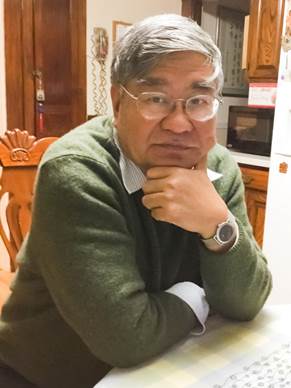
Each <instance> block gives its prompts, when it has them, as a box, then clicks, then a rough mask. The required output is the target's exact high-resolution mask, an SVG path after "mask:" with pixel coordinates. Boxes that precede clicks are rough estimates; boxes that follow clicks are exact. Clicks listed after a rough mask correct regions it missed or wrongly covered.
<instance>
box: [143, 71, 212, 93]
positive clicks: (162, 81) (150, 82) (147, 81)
mask: <svg viewBox="0 0 291 388" xmlns="http://www.w3.org/2000/svg"><path fill="white" fill-rule="evenodd" d="M169 83H170V82H169V80H168V79H167V78H166V77H165V78H163V77H155V76H151V75H149V76H144V77H142V78H139V79H137V80H136V84H137V85H140V86H167V85H169ZM189 88H191V89H213V90H214V89H216V82H215V80H214V79H213V77H212V75H211V76H209V77H207V78H204V79H201V80H195V81H193V82H191V83H190V84H189Z"/></svg>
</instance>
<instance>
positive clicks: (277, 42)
mask: <svg viewBox="0 0 291 388" xmlns="http://www.w3.org/2000/svg"><path fill="white" fill-rule="evenodd" d="M284 2H285V1H284V0H251V2H250V17H249V31H248V50H247V51H248V54H247V74H248V79H249V82H277V78H278V68H279V59H280V58H279V57H280V47H281V34H282V24H283V23H282V21H283V13H284Z"/></svg>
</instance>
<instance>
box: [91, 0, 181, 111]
mask: <svg viewBox="0 0 291 388" xmlns="http://www.w3.org/2000/svg"><path fill="white" fill-rule="evenodd" d="M181 3H182V2H181V0H146V1H137V0H123V1H116V0H87V53H88V61H87V74H88V77H87V101H88V104H87V106H88V114H89V115H92V114H94V113H95V110H94V104H93V88H92V84H93V82H92V64H91V57H90V50H91V45H92V43H91V35H92V31H93V28H94V27H102V28H105V29H106V30H107V33H108V37H109V55H108V59H107V95H108V96H107V106H108V113H110V112H111V105H110V98H109V87H110V82H109V77H110V62H111V58H112V21H113V20H119V21H122V22H127V23H134V22H136V21H138V20H141V19H143V18H144V17H146V16H151V15H155V14H160V13H178V14H180V13H181ZM97 69H98V68H97Z"/></svg>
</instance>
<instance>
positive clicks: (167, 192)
mask: <svg viewBox="0 0 291 388" xmlns="http://www.w3.org/2000/svg"><path fill="white" fill-rule="evenodd" d="M146 175H147V178H148V179H147V181H146V183H145V184H144V186H143V192H144V194H145V195H144V196H143V199H142V202H143V204H144V206H145V207H146V208H147V209H149V210H150V211H151V215H152V217H153V218H155V219H156V220H159V221H165V222H169V223H171V224H175V225H177V226H179V227H180V228H182V229H185V230H188V231H190V232H197V233H199V234H200V235H201V236H202V237H203V238H209V237H211V236H213V235H214V233H215V231H216V227H217V225H218V224H219V223H221V222H224V221H225V220H226V219H227V214H228V213H227V206H226V204H225V203H224V201H223V200H222V198H221V197H220V196H219V195H218V194H217V192H216V190H215V188H214V186H213V184H212V183H211V181H210V180H209V178H208V176H207V173H206V157H205V158H204V159H203V160H201V161H200V162H199V163H198V164H197V165H196V166H195V169H192V170H189V169H186V168H180V167H153V168H150V169H149V170H148V171H147V174H146Z"/></svg>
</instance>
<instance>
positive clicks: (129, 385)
mask: <svg viewBox="0 0 291 388" xmlns="http://www.w3.org/2000/svg"><path fill="white" fill-rule="evenodd" d="M136 387H138V388H241V387H251V388H261V387H266V388H267V387H268V388H282V387H289V388H291V305H278V306H266V307H264V309H263V310H262V311H261V312H260V313H259V314H258V316H257V317H256V318H255V319H254V320H253V321H250V322H234V321H229V320H225V319H222V318H220V317H214V316H213V317H210V318H209V319H208V323H207V331H206V333H205V334H204V335H203V336H199V337H197V336H191V335H190V336H188V337H187V338H186V339H185V340H184V341H182V342H180V343H178V344H177V345H175V346H174V347H172V348H171V349H170V350H168V351H167V352H165V353H163V354H162V355H160V356H159V357H156V358H155V359H153V360H151V361H150V362H147V363H145V364H143V365H140V366H138V367H134V368H128V369H119V368H114V369H112V370H111V371H110V372H109V373H108V374H107V375H106V376H105V377H104V378H103V379H102V380H101V381H100V382H99V383H98V384H97V385H95V387H94V388H136Z"/></svg>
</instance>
